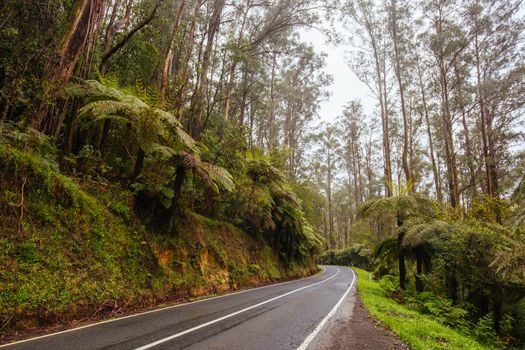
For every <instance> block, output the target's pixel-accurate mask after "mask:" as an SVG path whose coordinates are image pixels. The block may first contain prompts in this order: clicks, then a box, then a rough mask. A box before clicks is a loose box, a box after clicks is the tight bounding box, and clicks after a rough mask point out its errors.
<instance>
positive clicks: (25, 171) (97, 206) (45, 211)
mask: <svg viewBox="0 0 525 350" xmlns="http://www.w3.org/2000/svg"><path fill="white" fill-rule="evenodd" d="M122 187H123V186H120V185H118V186H115V185H109V184H107V183H104V181H102V182H100V181H94V180H89V179H86V178H84V179H82V180H80V179H75V178H73V177H68V176H65V175H64V174H62V173H61V172H60V171H59V170H58V168H57V167H56V166H55V165H54V163H53V162H52V161H46V160H43V159H40V157H39V156H37V155H35V154H32V153H29V152H24V151H21V150H19V149H16V148H13V147H9V146H7V145H2V144H0V329H1V332H3V334H4V336H5V335H6V334H9V333H11V332H13V331H19V330H23V329H27V328H31V327H39V326H44V325H46V324H50V323H61V322H66V321H70V320H75V319H86V318H95V317H101V316H103V315H107V314H109V313H118V312H122V311H123V310H125V308H126V307H131V306H152V305H154V304H156V303H159V302H163V301H169V300H184V299H188V298H192V297H198V296H203V295H208V294H214V293H220V292H225V291H228V290H234V289H238V288H242V287H245V286H252V285H257V284H262V283H267V282H271V281H278V280H283V279H288V278H292V277H299V276H305V275H308V274H311V273H313V272H314V271H315V270H316V266H315V264H314V263H313V261H310V260H306V261H303V262H302V263H300V264H299V263H290V262H288V263H285V262H283V261H282V260H281V259H280V258H279V256H278V254H277V253H276V252H275V250H274V249H272V248H270V246H269V245H268V244H267V243H266V242H265V241H264V240H262V239H259V238H258V237H257V236H255V235H249V234H247V233H245V232H243V231H242V230H240V229H238V228H236V227H234V226H232V225H231V224H228V223H224V222H220V221H216V220H212V219H208V218H205V217H203V216H200V215H197V214H194V213H192V212H190V211H185V212H184V213H183V214H182V216H181V218H180V219H179V220H178V221H177V222H178V224H177V225H176V227H175V229H174V230H173V232H169V233H167V232H154V231H153V230H151V229H149V228H148V225H146V224H145V223H144V222H142V221H141V219H140V218H138V216H137V215H135V214H134V213H133V209H132V208H133V207H134V206H133V201H134V199H133V196H132V195H131V193H129V192H128V191H127V190H122V189H121V188H122Z"/></svg>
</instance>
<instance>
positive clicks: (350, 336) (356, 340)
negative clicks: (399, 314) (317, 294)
mask: <svg viewBox="0 0 525 350" xmlns="http://www.w3.org/2000/svg"><path fill="white" fill-rule="evenodd" d="M308 349H309V350H321V349H323V350H325V349H328V350H343V349H371V350H372V349H373V350H383V349H385V350H405V349H410V348H409V347H408V346H407V345H406V344H404V343H403V342H402V341H401V340H400V339H399V338H398V337H397V336H396V335H395V334H394V333H392V331H390V330H389V329H387V328H385V327H384V326H382V325H381V323H380V322H379V321H377V320H375V319H374V318H373V317H371V316H370V315H369V313H368V311H367V310H366V308H365V307H364V305H363V302H362V301H361V298H360V297H359V295H358V293H357V292H356V289H353V290H352V291H351V292H350V293H349V294H348V296H347V297H346V298H345V300H344V302H343V304H342V305H341V307H340V308H339V310H337V312H336V314H335V315H334V317H332V318H331V319H330V321H328V322H327V324H326V325H325V327H323V329H322V330H321V332H320V333H319V334H318V335H317V337H316V338H315V339H314V340H313V341H312V343H311V344H310V346H309V347H308Z"/></svg>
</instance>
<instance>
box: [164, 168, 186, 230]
mask: <svg viewBox="0 0 525 350" xmlns="http://www.w3.org/2000/svg"><path fill="white" fill-rule="evenodd" d="M185 179H186V168H184V166H182V165H179V166H178V167H177V169H176V170H175V181H174V182H173V199H172V200H171V206H170V208H169V220H168V229H167V232H168V233H171V232H172V231H173V226H174V224H175V219H176V218H177V216H178V215H180V212H181V207H180V204H181V203H180V200H181V198H180V197H181V193H182V185H183V184H184V180H185Z"/></svg>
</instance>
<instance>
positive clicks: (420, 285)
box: [416, 251, 423, 293]
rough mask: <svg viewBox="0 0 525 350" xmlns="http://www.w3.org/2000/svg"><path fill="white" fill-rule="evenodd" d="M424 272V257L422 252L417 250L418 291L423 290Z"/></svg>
mask: <svg viewBox="0 0 525 350" xmlns="http://www.w3.org/2000/svg"><path fill="white" fill-rule="evenodd" d="M422 274H423V257H422V255H421V252H419V251H416V291H417V292H418V293H421V292H422V291H423V281H422V280H421V275H422Z"/></svg>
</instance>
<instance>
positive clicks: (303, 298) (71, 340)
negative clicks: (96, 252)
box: [0, 266, 356, 350]
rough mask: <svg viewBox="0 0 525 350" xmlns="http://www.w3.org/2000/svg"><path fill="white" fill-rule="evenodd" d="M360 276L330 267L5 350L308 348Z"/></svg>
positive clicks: (6, 346)
mask: <svg viewBox="0 0 525 350" xmlns="http://www.w3.org/2000/svg"><path fill="white" fill-rule="evenodd" d="M355 278H356V277H355V275H354V273H353V271H351V270H350V269H347V268H344V267H335V266H325V271H324V272H322V273H320V274H318V275H316V276H314V277H310V278H306V279H302V280H297V281H293V282H287V283H282V284H277V285H272V286H267V287H262V288H255V289H250V290H247V291H243V292H240V293H233V294H229V295H225V296H222V297H218V298H212V299H208V300H202V301H199V302H194V303H188V304H181V305H176V306H172V307H168V308H165V309H159V310H155V311H153V312H151V311H150V312H147V313H143V314H137V315H132V316H128V317H124V318H121V319H116V320H112V321H109V322H102V323H97V324H94V325H90V326H86V327H80V328H77V329H73V330H70V331H65V332H61V333H55V334H52V335H49V336H44V337H40V338H33V339H30V340H28V341H23V342H18V343H13V344H8V345H4V346H2V347H0V348H2V350H4V349H9V350H15V349H16V350H22V349H24V350H25V349H39V350H45V349H49V350H62V349H63V350H66V349H67V350H69V349H75V350H88V349H89V350H92V349H126V350H146V349H155V350H160V349H170V350H171V349H195V350H196V349H228V350H230V349H250V350H256V349H264V350H268V349H278V350H280V349H306V348H307V346H308V344H309V342H310V341H311V340H312V339H314V338H315V335H316V334H317V332H319V331H320V330H321V329H322V326H323V325H324V324H325V323H326V321H327V320H328V318H329V317H330V316H332V315H333V314H334V313H335V311H336V309H337V307H338V306H339V305H340V304H341V302H342V301H343V299H345V298H346V297H347V295H348V293H349V291H350V290H351V289H352V288H354V285H355Z"/></svg>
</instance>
